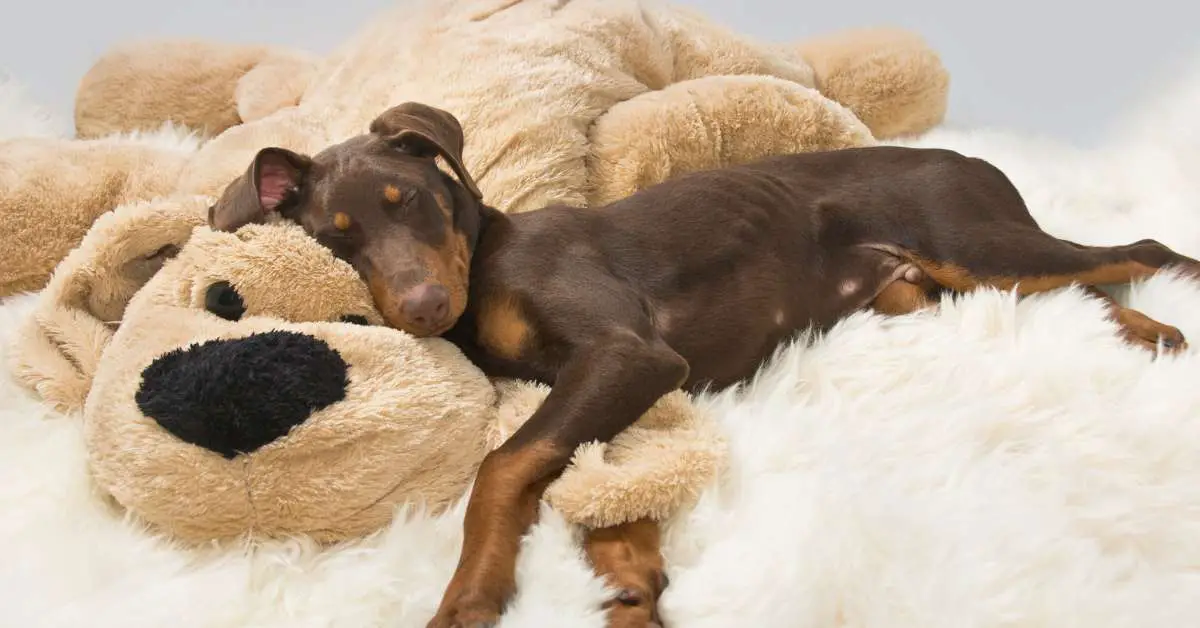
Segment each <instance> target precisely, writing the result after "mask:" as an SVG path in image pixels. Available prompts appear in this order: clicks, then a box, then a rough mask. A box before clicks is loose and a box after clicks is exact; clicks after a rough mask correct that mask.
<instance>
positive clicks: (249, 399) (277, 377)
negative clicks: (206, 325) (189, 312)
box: [135, 331, 349, 458]
mask: <svg viewBox="0 0 1200 628" xmlns="http://www.w3.org/2000/svg"><path fill="white" fill-rule="evenodd" d="M348 385H349V378H348V376H347V366H346V362H345V361H344V360H342V357H341V356H340V355H338V353H337V351H334V350H333V349H332V348H330V346H329V345H328V344H326V343H325V342H324V341H323V340H320V339H318V338H314V337H312V336H309V335H306V334H298V333H294V332H287V331H271V332H266V333H261V334H254V335H251V336H247V337H245V338H237V339H234V340H210V341H208V342H205V343H202V344H198V345H192V346H190V347H185V348H183V349H176V350H175V351H171V352H169V353H166V354H164V355H162V356H159V358H158V359H156V360H155V361H154V362H152V363H151V364H150V366H147V367H146V369H145V370H143V371H142V383H141V387H140V388H138V391H137V394H136V396H135V400H136V401H137V405H138V408H140V409H141V411H142V413H143V414H145V415H146V416H148V417H150V418H152V419H154V420H155V421H157V422H158V424H159V425H161V426H162V427H163V429H165V430H167V431H168V432H170V433H172V434H174V435H175V436H176V437H178V438H179V439H180V440H183V441H185V442H188V443H191V444H193V445H198V446H200V447H204V448H206V449H211V450H212V451H215V452H217V453H219V454H221V455H222V456H224V457H226V458H233V457H234V456H236V455H238V454H240V453H250V452H252V451H254V450H256V449H258V448H259V447H262V446H263V445H266V444H268V443H270V442H272V441H274V440H275V439H277V438H280V437H281V436H284V435H285V434H287V433H288V431H289V430H291V429H292V428H293V427H295V426H297V425H299V424H301V423H303V422H304V421H305V420H307V419H308V417H309V416H310V415H311V414H312V413H313V412H316V411H318V410H320V409H322V408H325V407H327V406H329V405H331V404H333V403H336V402H338V401H341V400H342V399H343V398H344V397H345V396H346V387H347V386H348Z"/></svg>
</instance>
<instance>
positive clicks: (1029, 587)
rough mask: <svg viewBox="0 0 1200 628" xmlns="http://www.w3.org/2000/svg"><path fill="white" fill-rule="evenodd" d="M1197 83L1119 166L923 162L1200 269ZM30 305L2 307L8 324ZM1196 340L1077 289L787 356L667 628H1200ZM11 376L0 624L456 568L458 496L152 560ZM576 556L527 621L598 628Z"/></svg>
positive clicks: (394, 614) (133, 622) (1056, 155)
mask: <svg viewBox="0 0 1200 628" xmlns="http://www.w3.org/2000/svg"><path fill="white" fill-rule="evenodd" d="M1196 70H1197V71H1196V73H1195V74H1194V75H1193V76H1191V77H1188V80H1186V81H1183V82H1181V84H1180V86H1179V87H1178V88H1177V89H1175V90H1173V91H1169V92H1166V93H1164V94H1163V95H1162V98H1161V99H1159V100H1158V101H1157V102H1155V103H1151V105H1150V106H1148V107H1146V108H1145V109H1144V110H1143V111H1142V112H1141V113H1140V114H1139V116H1137V118H1138V119H1139V120H1141V122H1140V123H1139V124H1131V125H1130V126H1128V127H1127V128H1126V131H1127V136H1126V137H1124V138H1122V139H1119V140H1114V141H1113V142H1111V143H1109V144H1108V145H1107V146H1106V147H1105V148H1104V149H1103V150H1100V151H1097V152H1094V153H1089V152H1079V151H1075V150H1071V149H1068V148H1065V147H1062V146H1059V145H1056V144H1054V143H1051V142H1046V141H1036V140H1032V139H1029V138H1021V137H1018V136H1015V135H1012V134H1007V133H1003V132H986V131H976V132H970V131H950V130H942V131H937V132H934V133H931V134H929V135H927V136H925V137H924V138H923V139H921V140H920V141H919V143H921V144H925V145H936V146H946V147H951V148H956V149H959V150H962V151H964V152H967V153H970V154H974V155H979V156H982V157H987V158H989V159H992V160H994V161H995V162H996V163H997V164H998V165H1000V166H1001V167H1002V168H1004V169H1006V170H1007V171H1008V172H1009V173H1010V174H1011V175H1012V177H1013V179H1014V181H1015V182H1016V184H1017V185H1018V187H1019V188H1020V189H1021V190H1022V192H1023V193H1024V194H1025V195H1026V196H1027V197H1028V198H1029V200H1030V203H1031V206H1032V209H1033V212H1034V213H1035V215H1036V216H1037V218H1038V219H1039V220H1040V221H1041V222H1042V223H1043V224H1044V225H1046V226H1047V228H1049V229H1050V230H1052V231H1054V232H1055V233H1057V234H1059V235H1063V236H1068V237H1073V238H1076V239H1078V240H1080V241H1084V242H1090V243H1108V242H1120V241H1128V240H1131V239H1137V238H1141V237H1155V238H1159V239H1161V240H1163V241H1164V242H1166V243H1168V244H1170V245H1172V246H1176V247H1179V248H1180V250H1182V251H1184V252H1186V253H1189V254H1191V255H1200V209H1198V207H1197V199H1198V198H1200V182H1198V181H1197V179H1196V178H1195V177H1194V176H1193V174H1194V173H1195V172H1197V171H1198V170H1200V124H1197V122H1196V116H1195V111H1196V108H1197V106H1198V105H1200V65H1198V66H1197V68H1196ZM0 101H3V98H0ZM17 115H18V114H14V113H13V112H11V111H10V112H6V113H4V114H3V115H2V116H0V120H3V121H4V122H6V123H12V122H13V121H14V120H17V119H19V118H18V117H17ZM1118 293H1119V294H1121V295H1122V298H1123V299H1126V300H1127V301H1128V302H1130V303H1132V304H1133V305H1135V306H1137V307H1139V308H1141V309H1143V310H1145V311H1146V312H1147V313H1148V314H1150V315H1152V316H1156V317H1158V318H1161V319H1162V320H1164V321H1168V322H1170V323H1173V324H1175V325H1178V326H1179V327H1180V328H1181V329H1182V330H1183V331H1184V332H1185V333H1187V334H1189V335H1190V336H1191V337H1192V338H1193V339H1195V338H1200V289H1198V288H1197V287H1196V286H1194V285H1191V284H1187V283H1183V282H1179V281H1174V280H1172V279H1171V278H1169V277H1166V276H1160V277H1156V278H1154V279H1152V280H1150V281H1148V282H1146V283H1144V284H1142V285H1140V286H1139V287H1137V288H1136V289H1133V290H1129V289H1120V290H1118ZM31 305H32V301H31V300H30V299H28V298H19V299H10V300H7V301H5V304H4V306H3V308H0V320H2V321H3V322H2V323H0V333H6V334H11V332H12V330H13V329H14V328H15V327H16V325H17V324H18V323H19V322H20V321H22V320H24V317H25V316H26V315H27V313H28V312H29V311H30V308H31ZM1198 350H1200V348H1198V347H1197V346H1196V345H1195V344H1193V347H1192V348H1191V349H1189V351H1188V352H1187V353H1186V354H1184V355H1182V356H1180V357H1178V358H1165V359H1161V360H1158V361H1155V360H1153V359H1152V358H1151V357H1150V356H1148V355H1146V354H1145V353H1144V352H1141V351H1139V350H1135V349H1130V348H1127V347H1125V346H1123V345H1122V344H1121V343H1120V342H1119V341H1118V340H1117V339H1116V337H1115V335H1114V328H1113V326H1112V325H1111V324H1110V323H1108V322H1105V320H1104V317H1103V309H1102V307H1101V306H1100V304H1098V303H1096V302H1095V301H1092V300H1089V299H1087V298H1086V297H1084V296H1083V295H1082V294H1081V293H1079V292H1077V291H1071V290H1065V291H1060V292H1056V293H1052V294H1046V295H1043V296H1039V297H1035V298H1031V299H1028V300H1024V301H1022V302H1015V301H1014V300H1013V299H1012V298H1011V297H1010V296H1008V295H1004V294H998V293H989V292H985V293H979V294H974V295H971V296H968V297H965V298H963V299H961V300H959V301H957V302H955V303H953V304H950V305H948V306H946V307H945V308H943V310H942V311H941V312H940V313H938V314H923V315H917V316H910V317H904V318H899V319H890V320H889V319H885V318H882V317H877V316H872V315H866V314H864V315H859V316H855V317H852V318H851V319H850V320H847V321H846V322H845V323H844V324H843V325H841V326H840V327H839V328H838V329H837V330H835V331H834V332H833V333H831V334H829V335H828V336H827V337H825V338H824V339H822V340H820V341H819V342H817V343H816V344H815V345H814V346H812V347H803V346H798V347H793V348H791V349H788V350H786V351H784V352H783V353H782V354H781V356H780V359H779V360H778V361H777V362H776V363H775V364H774V365H773V366H772V367H771V368H768V369H766V370H765V371H764V372H763V374H762V376H761V377H760V378H759V379H758V381H757V382H756V384H755V385H754V386H752V387H750V388H749V389H747V390H746V391H744V392H743V393H742V394H740V395H739V394H727V395H721V396H718V397H712V398H707V399H704V400H702V401H701V403H702V405H703V406H704V407H705V408H706V409H707V410H709V411H711V412H712V413H713V414H714V416H715V417H716V419H717V421H718V422H719V424H720V425H721V426H722V428H723V430H725V432H726V433H727V434H728V436H729V437H730V442H731V445H732V448H733V461H732V465H731V468H730V470H729V472H728V474H727V475H726V476H725V478H724V479H723V481H722V482H721V483H720V485H719V486H714V487H712V488H711V489H710V490H708V491H707V492H706V493H705V494H704V495H703V497H702V499H701V501H700V503H699V505H698V506H697V507H696V508H695V509H693V510H691V511H690V512H688V513H685V514H683V515H681V516H679V517H677V518H675V519H674V520H673V521H672V522H671V524H670V526H669V530H668V535H667V539H666V541H667V543H666V558H667V564H668V573H669V574H670V576H671V587H670V588H669V590H668V591H667V593H666V595H665V596H664V597H663V600H662V608H663V612H664V614H665V619H666V621H667V622H669V624H670V625H672V626H677V627H681V628H703V627H708V626H714V627H716V626H721V627H724V626H800V625H813V626H897V627H901V626H913V627H920V628H931V627H934V628H936V627H941V626H945V627H954V628H960V627H962V626H975V627H994V628H1000V627H1009V626H1056V627H1057V626H1088V627H1089V628H1117V627H1122V628H1123V627H1129V628H1143V627H1145V626H1191V625H1195V623H1196V618H1197V617H1200V579H1197V577H1196V565H1197V564H1200V543H1197V542H1196V539H1198V538H1200V518H1198V517H1197V513H1200V421H1198V420H1197V419H1198V418H1200V387H1198V386H1197V385H1196V382H1197V378H1198V377H1200V356H1198V354H1197V351H1198ZM0 386H2V389H0V390H2V392H0V399H3V409H2V410H0V535H2V536H0V538H3V541H4V545H5V556H4V560H3V561H0V591H2V592H3V593H0V596H2V598H3V602H4V603H3V604H2V605H0V624H3V625H9V626H39V627H43V626H45V627H48V626H64V627H67V626H70V627H75V626H121V627H123V628H130V627H133V628H136V627H142V626H144V627H154V628H157V627H159V626H164V625H170V626H179V627H184V628H187V627H193V626H194V627H201V626H203V627H205V628H211V627H214V626H230V627H233V626H258V627H269V626H279V627H284V626H286V627H289V628H292V627H309V626H312V627H316V626H355V627H358V626H390V627H409V626H412V627H419V626H423V625H424V622H425V621H426V620H427V619H428V618H429V617H430V616H431V614H432V612H433V610H434V608H435V606H436V604H437V602H438V600H439V597H440V595H441V592H442V587H443V586H444V584H445V581H446V578H448V577H449V575H450V573H451V571H452V570H453V567H454V562H455V560H456V557H457V553H458V543H459V541H460V539H461V533H460V527H459V526H460V522H461V516H462V511H461V505H460V508H459V509H457V510H453V511H451V512H449V513H447V514H445V515H443V516H440V517H433V518H430V517H425V516H421V515H419V514H414V515H412V516H404V517H401V519H400V520H398V521H397V522H396V523H395V524H393V525H392V526H391V527H390V528H389V529H388V530H387V531H386V532H385V533H383V534H382V535H380V536H378V537H376V538H372V539H369V540H366V541H363V542H360V543H353V544H348V545H346V546H343V547H339V548H336V549H333V550H329V551H318V550H317V548H315V547H313V546H312V545H309V544H306V543H304V542H300V541H297V542H286V543H279V544H274V545H268V546H266V547H263V548H260V549H258V550H256V551H253V552H238V551H199V552H197V551H184V550H181V549H177V548H174V547H172V546H170V545H169V544H167V543H163V542H160V541H156V540H154V539H153V538H151V537H149V536H147V535H145V534H144V533H143V532H142V531H141V530H139V529H138V528H137V527H136V526H131V525H128V524H126V523H124V522H122V521H121V519H120V517H119V516H116V515H114V513H112V512H111V511H110V510H108V509H107V507H106V506H105V505H104V503H103V502H102V501H100V500H98V499H97V498H96V497H95V496H94V495H93V494H92V491H93V488H92V485H91V484H90V482H89V480H88V477H87V472H86V467H85V462H86V453H85V449H84V439H83V433H82V431H81V426H80V424H79V422H78V421H77V420H76V419H74V418H71V417H63V416H59V415H57V414H55V413H54V412H52V411H50V410H48V409H46V408H45V407H44V406H42V405H41V404H39V403H38V402H37V401H36V400H35V399H34V398H33V397H31V396H30V395H28V394H27V393H25V392H24V391H22V390H21V389H20V388H18V387H16V386H15V385H13V384H12V383H11V382H8V381H5V382H3V383H0ZM576 541H577V539H575V538H574V537H573V531H572V529H571V528H570V527H569V526H567V525H565V523H564V521H563V520H562V518H561V517H559V516H558V515H556V514H554V513H553V512H552V511H547V512H546V513H545V514H544V518H543V522H542V523H541V524H539V525H538V526H537V527H535V528H534V530H533V531H532V534H531V536H530V537H529V538H528V539H527V540H526V542H525V544H524V546H523V548H524V551H523V553H522V555H521V559H520V564H519V576H518V583H519V586H520V593H519V595H518V597H517V599H516V600H515V602H514V604H513V607H512V610H511V611H510V613H509V615H508V616H507V617H506V618H505V621H504V626H506V627H508V628H514V627H543V626H570V627H575V626H580V627H596V628H598V627H599V626H601V625H602V616H601V614H600V613H599V611H598V610H597V607H598V605H599V603H600V602H601V601H602V600H603V599H604V598H605V593H604V592H603V590H602V588H601V587H600V585H599V583H598V582H597V581H596V580H595V579H593V578H592V577H591V575H590V573H589V570H588V569H587V568H586V565H585V563H584V562H583V560H582V558H581V556H580V553H579V550H578V545H577V544H576Z"/></svg>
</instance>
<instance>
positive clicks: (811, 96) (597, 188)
mask: <svg viewBox="0 0 1200 628" xmlns="http://www.w3.org/2000/svg"><path fill="white" fill-rule="evenodd" d="M872 143H874V139H873V137H872V136H871V132H870V131H869V130H868V129H867V127H866V126H864V125H863V123H862V122H861V121H859V120H858V118H856V117H855V116H854V114H852V113H851V112H850V111H849V110H847V109H846V108H845V107H842V106H841V105H839V104H837V103H835V102H833V101H831V100H829V99H827V98H825V97H823V96H822V95H821V94H820V93H818V92H817V91H816V90H814V89H811V88H808V87H804V86H803V85H800V84H797V83H794V82H791V81H785V80H782V79H778V78H772V77H764V76H709V77H704V78H700V79H694V80H690V81H684V82H682V83H676V84H674V85H671V86H669V87H667V88H666V89H663V90H660V91H655V92H648V93H646V94H643V95H641V96H638V97H637V98H633V99H631V100H627V101H625V102H622V103H620V104H618V105H616V106H615V107H613V108H612V109H610V110H608V112H606V113H605V114H604V115H603V116H601V117H600V118H599V119H598V120H597V121H596V123H595V125H594V126H593V127H592V132H591V145H592V151H591V154H590V155H589V156H588V183H589V191H590V192H589V198H588V202H589V204H590V205H591V206H593V207H594V206H597V205H602V204H606V203H611V202H612V201H615V200H617V199H620V198H624V197H626V196H628V195H630V194H632V193H634V192H636V191H638V190H640V189H643V188H646V187H648V186H651V185H654V184H656V183H660V182H662V181H665V180H667V179H670V178H672V177H676V176H679V175H681V174H685V173H687V172H692V171H696V170H704V169H709V168H717V167H722V166H728V165H734V164H739V163H745V162H749V161H754V160H757V159H761V158H764V157H767V156H771V155H779V154H784V153H795V152H807V151H819V150H833V149H840V148H848V147H851V146H862V145H867V144H872Z"/></svg>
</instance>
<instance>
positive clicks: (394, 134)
mask: <svg viewBox="0 0 1200 628" xmlns="http://www.w3.org/2000/svg"><path fill="white" fill-rule="evenodd" d="M370 130H371V133H373V134H375V135H378V136H380V137H382V138H383V139H385V140H387V141H388V142H389V143H391V144H393V145H395V146H396V147H397V148H398V149H400V150H403V151H405V152H408V153H410V154H413V155H416V156H418V157H428V158H433V157H434V156H436V155H441V156H442V159H445V160H446V162H447V163H448V164H450V167H451V168H452V169H453V170H454V174H457V175H458V180H459V181H460V182H461V183H462V184H463V187H465V188H467V191H469V192H470V193H471V195H472V196H474V197H475V198H476V199H482V198H483V194H482V193H480V192H479V188H478V187H477V186H476V185H475V180H474V179H472V178H471V175H470V173H468V172H467V169H466V168H465V167H464V166H463V163H462V152H463V130H462V125H461V124H459V122H458V118H455V117H454V116H453V115H452V114H451V113H450V112H448V111H443V110H441V109H437V108H435V107H430V106H429V105H423V104H421V103H416V102H406V103H404V104H400V105H396V106H395V107H392V108H391V109H388V110H387V111H385V112H383V113H382V114H380V115H379V117H378V118H375V120H374V121H372V122H371V129H370Z"/></svg>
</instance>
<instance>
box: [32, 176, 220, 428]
mask: <svg viewBox="0 0 1200 628" xmlns="http://www.w3.org/2000/svg"><path fill="white" fill-rule="evenodd" d="M203 208H204V200H203V199H202V198H187V199H159V200H156V201H150V202H141V203H136V204H132V205H125V206H122V207H118V208H117V209H115V210H113V211H111V212H108V213H107V214H104V215H102V216H101V217H100V218H99V219H97V220H96V222H95V223H94V224H93V225H92V227H91V229H90V230H88V233H87V235H85V236H84V238H83V240H82V241H81V242H80V244H79V246H78V247H76V248H75V249H74V250H73V251H71V253H70V254H69V255H67V257H66V258H64V259H63V261H61V262H59V264H58V266H57V267H56V268H55V270H54V274H53V276H52V277H51V279H50V282H49V284H48V285H47V286H46V288H45V290H43V291H42V293H41V294H40V295H38V301H37V304H36V305H35V307H34V311H33V313H32V315H31V316H30V317H29V319H27V321H26V326H25V328H24V329H22V330H21V331H20V332H18V337H17V339H16V343H15V345H14V347H13V358H14V360H15V362H14V364H15V368H14V373H15V375H16V377H17V379H18V381H20V382H21V383H22V384H24V385H26V386H27V387H29V388H31V389H34V390H35V391H37V392H38V393H39V394H40V395H41V396H42V398H43V399H44V400H45V401H46V402H48V403H50V404H51V405H54V406H55V407H57V408H58V409H60V410H66V411H73V410H77V409H79V408H80V407H81V406H82V404H83V401H84V399H85V398H86V396H87V393H88V391H89V390H90V388H91V382H92V377H93V376H94V375H95V369H96V365H97V364H98V362H99V361H100V355H101V354H102V353H103V351H104V349H105V347H107V346H108V343H109V341H110V340H111V339H112V336H113V333H114V332H115V331H116V329H117V327H118V326H119V324H120V322H121V320H122V319H123V318H124V316H125V308H126V306H127V305H128V304H129V301H130V299H132V298H133V296H134V294H136V293H137V292H138V290H140V289H141V288H142V287H143V286H145V285H146V283H147V282H149V281H150V280H151V279H152V278H153V277H154V276H155V274H157V273H158V271H159V270H160V269H161V268H162V267H163V265H164V264H166V263H167V261H168V260H170V259H171V258H172V257H174V256H176V255H177V254H178V253H179V252H180V250H181V249H182V248H183V247H184V245H185V244H186V243H187V241H188V240H189V239H190V237H191V235H192V230H193V229H195V228H196V227H199V226H201V225H203V224H204V218H203Z"/></svg>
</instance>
